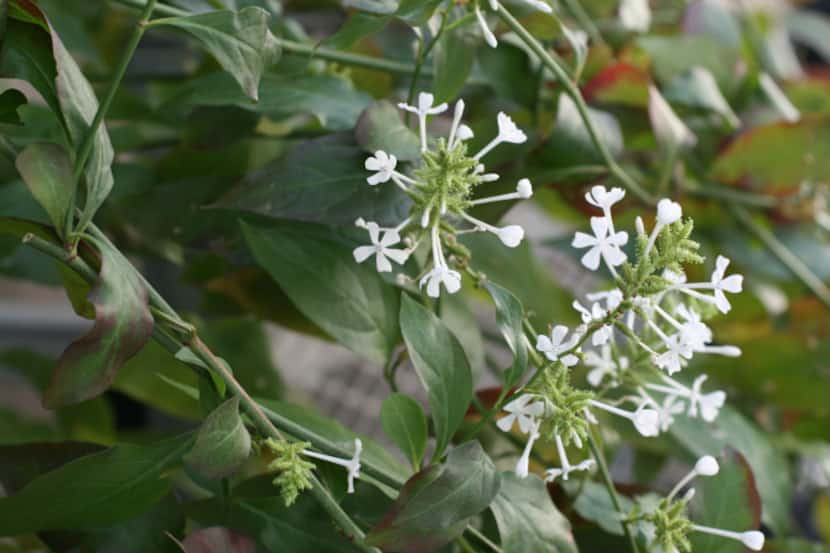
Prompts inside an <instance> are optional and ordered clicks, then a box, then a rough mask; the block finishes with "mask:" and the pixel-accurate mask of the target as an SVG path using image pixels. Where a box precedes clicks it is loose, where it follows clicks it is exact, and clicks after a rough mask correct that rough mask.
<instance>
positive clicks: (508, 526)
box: [490, 472, 577, 553]
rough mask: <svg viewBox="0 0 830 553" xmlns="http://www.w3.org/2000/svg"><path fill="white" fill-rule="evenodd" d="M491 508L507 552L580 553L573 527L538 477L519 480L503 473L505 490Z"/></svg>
mask: <svg viewBox="0 0 830 553" xmlns="http://www.w3.org/2000/svg"><path fill="white" fill-rule="evenodd" d="M490 508H491V509H492V511H493V516H494V517H495V518H496V524H497V525H498V527H499V534H500V535H501V547H502V549H504V551H505V552H509V553H536V552H539V551H545V552H548V553H576V551H577V549H576V544H575V543H574V538H573V535H572V534H571V525H570V523H569V522H568V519H566V518H565V517H564V516H562V513H560V512H559V510H558V509H557V508H556V506H555V505H554V504H553V501H552V500H551V498H550V495H549V494H548V488H547V486H546V485H545V483H544V482H542V480H541V479H540V478H539V477H538V476H536V475H530V476H528V477H527V478H519V477H518V476H516V475H515V474H514V473H513V472H502V473H501V488H500V489H499V493H498V495H497V496H496V498H495V500H493V504H492V505H491V506H490Z"/></svg>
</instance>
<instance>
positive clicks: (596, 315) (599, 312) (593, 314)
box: [572, 300, 614, 346]
mask: <svg viewBox="0 0 830 553" xmlns="http://www.w3.org/2000/svg"><path fill="white" fill-rule="evenodd" d="M572 305H573V308H574V309H576V310H577V311H579V313H580V315H581V317H582V323H583V324H584V325H586V326H587V325H590V324H591V323H594V322H599V321H602V320H603V319H605V317H606V316H607V315H608V313H606V311H605V310H604V309H603V308H602V307H601V306H600V305H599V303H594V304H593V305H591V310H590V311H588V310H587V309H586V308H585V307H584V306H583V305H582V304H581V303H579V302H578V301H576V300H574V302H573V304H572ZM613 335H614V330H613V327H612V326H611V325H610V324H607V323H606V324H604V325H602V326H601V327H599V328H598V329H597V330H595V331H594V334H593V335H592V336H591V344H593V345H595V346H601V345H602V344H605V343H606V342H608V340H610V339H611V337H612V336H613Z"/></svg>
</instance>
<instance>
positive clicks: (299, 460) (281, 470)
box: [264, 438, 363, 507]
mask: <svg viewBox="0 0 830 553" xmlns="http://www.w3.org/2000/svg"><path fill="white" fill-rule="evenodd" d="M264 445H265V446H266V447H267V448H268V449H269V450H271V452H272V453H273V454H274V460H273V461H272V462H271V463H270V464H269V465H268V470H270V471H273V472H276V473H277V476H276V478H274V485H275V486H277V487H279V488H280V492H281V495H282V498H283V501H284V502H285V506H286V507H290V506H291V505H292V504H293V503H294V501H296V500H297V497H298V496H299V495H300V493H302V492H303V490H308V489H311V486H312V484H311V471H312V470H314V464H313V463H310V462H308V461H306V460H305V459H303V457H302V456H305V457H311V458H312V459H317V460H320V461H326V462H328V463H332V464H335V465H339V466H341V467H343V468H345V469H346V476H347V482H348V488H347V491H348V493H354V481H355V478H360V455H361V453H362V452H363V442H361V441H360V439H359V438H355V440H354V455H353V456H352V457H351V458H350V459H341V458H339V457H334V456H332V455H326V454H325V453H319V452H317V451H314V450H311V449H309V447H310V446H311V444H309V443H308V442H288V441H286V440H274V439H272V438H269V439H267V440H265V442H264Z"/></svg>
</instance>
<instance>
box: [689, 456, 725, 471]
mask: <svg viewBox="0 0 830 553" xmlns="http://www.w3.org/2000/svg"><path fill="white" fill-rule="evenodd" d="M718 471H720V466H719V465H718V462H717V460H716V459H715V458H714V457H712V456H711V455H704V456H703V457H701V458H700V459H698V460H697V463H695V472H697V473H698V474H699V475H701V476H714V475H716V474H717V473H718Z"/></svg>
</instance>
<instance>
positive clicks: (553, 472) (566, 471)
mask: <svg viewBox="0 0 830 553" xmlns="http://www.w3.org/2000/svg"><path fill="white" fill-rule="evenodd" d="M556 450H557V452H558V453H559V462H560V463H561V464H562V467H561V468H552V469H548V470H546V471H545V474H546V477H545V482H553V481H554V480H556V479H557V478H559V477H560V476H561V477H562V480H567V479H568V476H569V475H570V474H571V473H572V472H578V471H583V470H590V469H591V468H592V467H593V466H594V460H593V459H586V460H585V461H582V462H581V463H578V464H576V465H572V464H571V463H570V461H569V460H568V456H567V454H566V453H565V445H564V444H563V443H562V438H560V437H559V435H557V436H556Z"/></svg>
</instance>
